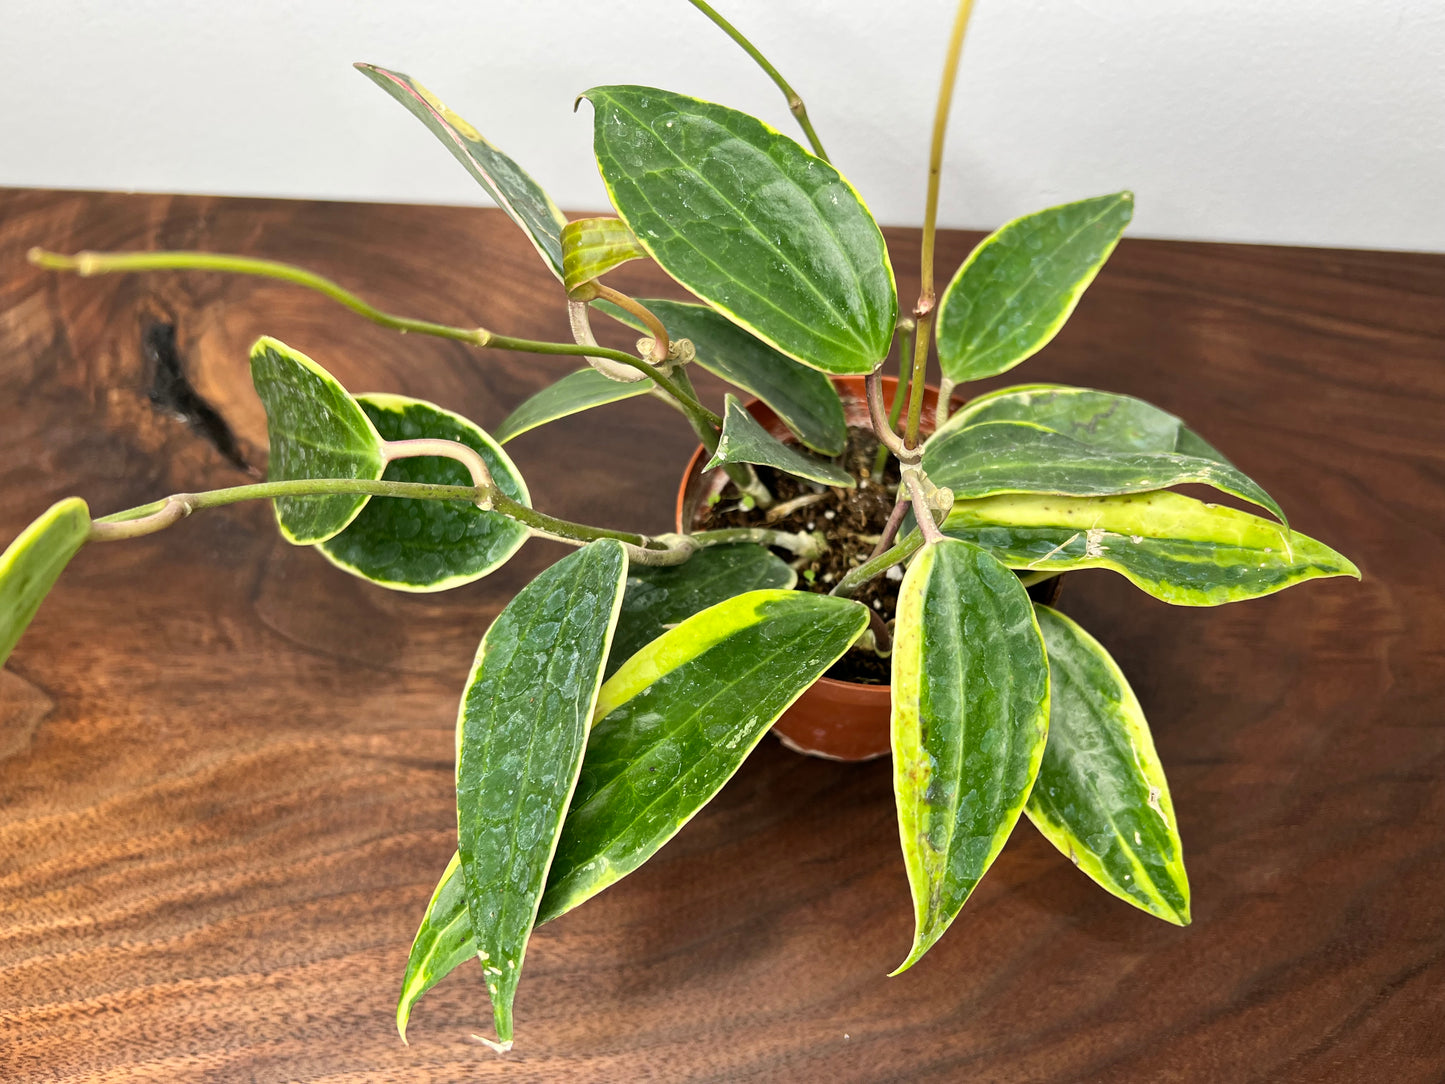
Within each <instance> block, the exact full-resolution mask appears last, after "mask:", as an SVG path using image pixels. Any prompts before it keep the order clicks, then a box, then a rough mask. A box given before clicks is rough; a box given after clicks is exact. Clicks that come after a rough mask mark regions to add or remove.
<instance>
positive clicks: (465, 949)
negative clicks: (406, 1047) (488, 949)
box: [396, 853, 477, 1042]
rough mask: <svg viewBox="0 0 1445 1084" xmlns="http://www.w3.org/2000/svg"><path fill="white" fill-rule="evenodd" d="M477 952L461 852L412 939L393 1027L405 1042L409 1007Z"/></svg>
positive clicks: (435, 892)
mask: <svg viewBox="0 0 1445 1084" xmlns="http://www.w3.org/2000/svg"><path fill="white" fill-rule="evenodd" d="M476 955H477V941H476V938H474V937H473V936H472V923H471V919H470V918H469V916H468V915H467V889H466V882H465V879H464V878H463V877H462V856H461V855H460V854H459V853H458V854H453V855H452V860H451V861H450V862H448V863H447V868H446V870H445V872H443V873H442V879H441V881H440V882H439V883H438V884H437V886H436V891H434V892H433V893H432V897H431V900H430V902H428V903H427V905H426V915H425V917H423V918H422V920H421V928H420V929H418V930H417V931H416V937H415V938H414V939H413V940H412V943H411V955H410V956H408V957H407V961H406V975H405V977H403V979H402V981H401V997H400V999H399V1000H398V1001H397V1003H396V1030H397V1031H398V1032H399V1033H400V1034H401V1041H402V1042H406V1025H407V1023H408V1022H409V1021H410V1020H411V1010H412V1009H413V1008H414V1007H415V1006H416V1003H417V1002H418V1001H420V1000H421V996H422V994H424V993H426V992H427V991H428V990H430V989H431V988H432V987H433V986H435V985H436V984H437V983H439V982H441V981H442V979H444V978H446V976H447V975H448V974H450V973H451V971H452V970H453V969H454V968H457V967H460V966H461V965H462V964H463V963H465V962H466V961H467V960H470V959H473V958H474V957H475V956H476Z"/></svg>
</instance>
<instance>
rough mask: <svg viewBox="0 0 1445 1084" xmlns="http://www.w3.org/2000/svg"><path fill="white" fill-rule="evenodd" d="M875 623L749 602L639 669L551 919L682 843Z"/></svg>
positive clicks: (586, 793) (793, 596) (605, 718)
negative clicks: (780, 721) (698, 817)
mask: <svg viewBox="0 0 1445 1084" xmlns="http://www.w3.org/2000/svg"><path fill="white" fill-rule="evenodd" d="M867 624H868V613H867V610H866V609H865V608H864V607H863V606H862V604H860V603H857V602H853V601H851V600H849V599H841V598H832V597H829V596H827V595H814V594H808V593H805V592H801V591H750V592H748V593H747V594H744V595H738V596H736V597H735V598H730V599H728V600H727V601H725V602H720V603H718V604H717V605H716V606H712V607H709V608H708V609H706V610H703V611H702V612H701V613H699V614H695V615H693V616H692V617H690V618H688V619H687V620H686V621H684V622H683V623H682V624H680V625H678V626H677V628H675V629H671V630H670V631H668V632H666V633H664V634H663V635H662V636H661V637H659V638H658V639H656V640H654V641H653V642H652V643H651V644H649V645H647V646H646V647H644V648H643V649H642V650H641V651H639V652H638V653H637V654H635V655H633V656H632V657H631V658H630V659H628V660H627V662H626V663H624V664H623V666H622V667H621V668H620V669H619V670H618V671H617V672H616V673H615V674H613V675H612V677H610V678H608V679H607V683H606V684H605V685H604V686H603V687H602V693H601V695H600V696H599V697H598V700H597V712H596V721H595V722H594V723H593V727H592V736H591V738H590V739H589V740H588V743H587V758H586V760H585V762H584V763H583V766H582V778H581V779H580V780H579V782H578V784H577V793H576V794H575V795H574V796H573V799H572V806H571V808H570V809H569V810H568V812H567V823H566V825H565V826H564V827H563V830H562V839H561V840H560V842H559V843H558V845H557V856H556V858H555V859H554V860H553V862H552V872H551V875H550V876H549V878H548V881H547V893H546V896H545V897H544V898H543V900H542V909H541V912H540V920H541V921H546V920H547V919H551V918H555V917H557V916H558V915H560V914H563V913H564V912H566V911H569V910H571V909H572V908H573V907H576V906H577V905H578V904H580V903H582V902H583V901H584V900H587V899H590V898H591V897H592V896H595V895H596V894H597V893H598V892H601V891H602V890H603V889H604V888H606V887H607V886H608V885H610V884H613V883H614V882H616V881H618V880H619V879H621V878H622V877H624V876H626V875H627V874H629V873H631V872H632V871H633V870H635V869H636V868H637V867H638V866H640V865H642V863H643V862H645V861H646V860H647V859H648V858H650V857H651V856H652V855H653V854H654V853H656V852H657V850H658V848H660V847H661V846H662V845H663V844H664V843H666V842H667V841H668V840H669V839H671V838H672V837H673V836H674V835H676V834H677V832H678V831H679V830H680V829H681V828H682V826H683V825H684V824H686V823H687V822H688V821H689V820H691V819H692V817H693V816H694V815H695V814H696V813H697V811H698V810H699V809H701V808H702V807H703V806H705V805H706V804H707V803H708V802H709V801H710V800H711V799H712V796H713V795H714V794H716V793H717V792H718V790H719V789H720V788H721V787H722V785H723V784H724V783H726V782H727V781H728V780H729V779H730V778H732V775H733V773H734V772H735V771H737V769H738V766H739V765H741V764H742V762H743V760H744V758H746V757H747V755H748V753H749V752H750V751H751V750H752V749H753V747H754V746H756V745H757V743H758V742H759V741H760V740H762V737H763V735H764V734H766V733H767V732H768V729H769V728H770V727H771V726H772V725H773V722H774V721H775V720H776V719H777V718H778V716H779V715H781V714H782V713H783V710H784V709H785V708H787V706H788V705H789V704H791V703H792V702H793V701H794V700H796V699H797V698H798V697H799V696H800V695H802V693H803V691H804V690H805V689H807V688H808V686H810V685H812V684H813V682H815V681H816V680H817V679H818V678H819V677H820V676H822V674H823V673H824V671H826V670H827V669H828V667H830V666H832V665H833V663H834V662H836V661H837V660H838V659H839V658H840V657H841V656H842V654H843V652H845V651H847V650H848V647H849V646H850V645H851V644H852V643H853V641H854V640H856V639H857V638H858V636H859V635H860V634H861V633H862V632H863V629H864V628H865V627H866V626H867Z"/></svg>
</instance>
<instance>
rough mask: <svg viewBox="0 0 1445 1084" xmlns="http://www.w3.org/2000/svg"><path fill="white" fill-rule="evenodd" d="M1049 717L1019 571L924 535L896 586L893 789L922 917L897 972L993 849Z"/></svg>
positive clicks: (1044, 676) (1038, 754)
mask: <svg viewBox="0 0 1445 1084" xmlns="http://www.w3.org/2000/svg"><path fill="white" fill-rule="evenodd" d="M1048 724H1049V669H1048V662H1047V661H1046V659H1045V656H1044V644H1043V639H1042V638H1041V636H1040V634H1039V626H1038V623H1037V622H1036V621H1035V620H1034V611H1033V605H1032V603H1030V601H1029V596H1028V592H1026V591H1025V590H1024V587H1023V585H1022V584H1021V583H1019V579H1018V577H1017V576H1015V575H1014V574H1013V573H1012V572H1010V571H1009V570H1008V569H1006V568H1004V567H1003V565H1001V564H999V563H998V562H997V561H995V560H994V559H993V558H992V557H990V556H989V555H988V554H987V553H985V552H984V551H983V550H981V549H979V548H978V547H977V546H973V545H970V544H969V543H967V542H957V541H954V540H952V539H945V540H944V541H942V542H937V543H934V544H931V545H928V546H925V547H924V548H923V549H922V550H921V551H920V552H919V554H918V556H917V557H916V558H914V560H913V563H912V564H911V565H910V566H909V568H908V571H907V573H906V574H905V575H904V577H903V583H902V585H901V587H900V588H899V594H898V617H897V623H896V631H895V633H894V640H893V792H894V797H895V798H896V800H897V803H898V833H899V836H900V838H901V841H902V844H903V862H904V865H905V866H906V867H907V870H908V884H909V888H910V889H911V891H912V894H913V913H914V921H915V932H914V935H913V948H912V949H911V950H910V952H909V953H908V958H907V959H906V960H904V961H903V963H902V964H900V965H899V967H898V970H897V971H895V972H894V974H895V975H896V974H898V972H899V971H904V970H906V969H907V968H909V967H912V966H913V964H914V963H915V962H916V961H917V960H918V959H919V957H921V956H922V955H923V954H924V953H925V952H927V951H928V949H929V948H930V947H932V945H933V944H934V942H936V941H937V940H938V939H939V937H941V936H942V935H943V931H944V930H946V929H947V928H948V926H949V923H951V922H952V921H953V919H954V917H955V916H956V915H957V914H958V912H959V909H960V908H961V907H962V906H963V904H964V902H965V901H966V900H967V899H968V897H969V894H970V893H972V892H973V888H974V885H976V884H978V882H979V879H980V878H982V877H983V875H984V873H985V872H986V871H987V870H988V867H989V866H990V865H992V864H993V860H994V859H995V858H996V857H998V853H999V851H1000V850H1001V849H1002V848H1003V845H1004V841H1005V840H1006V839H1008V835H1009V833H1010V832H1011V831H1012V830H1013V826H1014V824H1015V822H1017V821H1018V818H1019V814H1020V813H1021V812H1022V811H1023V807H1024V802H1025V800H1026V799H1027V798H1028V795H1029V790H1030V788H1031V787H1032V786H1033V785H1034V777H1035V776H1036V775H1037V774H1038V770H1039V761H1040V759H1041V758H1042V757H1043V753H1044V742H1045V740H1046V738H1047V737H1048Z"/></svg>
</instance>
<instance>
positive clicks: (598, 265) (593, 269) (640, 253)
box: [562, 218, 647, 294]
mask: <svg viewBox="0 0 1445 1084" xmlns="http://www.w3.org/2000/svg"><path fill="white" fill-rule="evenodd" d="M646 255H647V250H646V249H644V248H643V247H642V246H641V245H639V244H638V243H637V238H636V237H634V236H633V235H632V231H631V230H629V229H628V228H627V225H626V223H624V222H623V221H622V220H621V219H617V218H580V219H577V220H576V221H575V222H569V223H567V225H565V226H563V227H562V285H564V286H566V287H567V293H568V294H571V293H572V291H573V290H575V289H577V287H579V286H581V285H582V284H583V283H584V282H591V281H592V280H593V279H597V278H601V277H602V276H603V275H605V274H607V272H609V271H611V270H612V269H613V268H614V267H616V266H618V265H619V264H624V263H627V261H629V260H637V259H641V258H642V257H644V256H646Z"/></svg>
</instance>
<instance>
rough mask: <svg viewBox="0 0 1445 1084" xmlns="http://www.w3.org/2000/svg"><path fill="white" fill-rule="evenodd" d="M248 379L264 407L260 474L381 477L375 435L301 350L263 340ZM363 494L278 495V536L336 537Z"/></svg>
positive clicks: (301, 539) (302, 539) (302, 542)
mask: <svg viewBox="0 0 1445 1084" xmlns="http://www.w3.org/2000/svg"><path fill="white" fill-rule="evenodd" d="M251 382H252V383H253V384H255V385H256V394H257V395H259V396H260V397H261V403H262V405H263V406H264V407H265V408H266V430H267V432H268V433H269V434H270V438H271V458H270V462H269V463H268V465H267V468H266V477H267V478H268V479H270V480H271V481H273V482H276V481H288V480H291V479H297V478H368V479H372V480H375V479H377V478H380V477H381V475H382V471H383V470H384V469H385V466H386V463H385V460H384V459H383V457H382V451H381V436H380V435H379V434H378V433H377V431H376V428H375V427H374V426H373V425H372V424H371V421H370V419H368V418H367V416H366V412H365V411H363V410H362V409H361V407H360V406H359V405H358V404H357V402H356V400H355V399H353V398H352V397H351V396H350V395H349V394H347V391H346V389H345V388H343V387H342V386H341V385H340V384H338V383H337V382H336V378H335V377H333V376H332V375H331V374H330V373H328V372H327V371H326V370H325V369H323V368H322V367H321V366H319V365H317V364H316V362H314V361H312V360H311V359H310V358H308V357H307V356H306V355H305V354H303V353H301V352H300V351H299V350H292V349H291V348H290V347H289V346H287V345H286V344H285V343H283V342H278V341H277V340H276V339H272V338H269V337H262V338H260V339H258V340H256V345H255V346H253V347H252V348H251ZM367 500H368V498H367V497H364V496H348V495H345V494H340V495H336V496H327V497H279V498H277V499H276V501H275V502H274V504H275V508H276V522H277V523H278V524H279V525H280V528H281V534H282V535H283V536H284V537H285V538H286V539H287V541H289V542H293V543H295V544H296V545H298V546H309V545H312V544H313V543H316V542H324V541H326V539H328V538H330V537H332V536H333V535H336V534H340V533H341V532H342V531H343V530H345V529H346V526H347V524H349V523H350V522H351V521H352V520H354V519H355V518H356V517H357V516H358V515H360V514H361V510H362V508H364V507H365V506H366V502H367Z"/></svg>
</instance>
